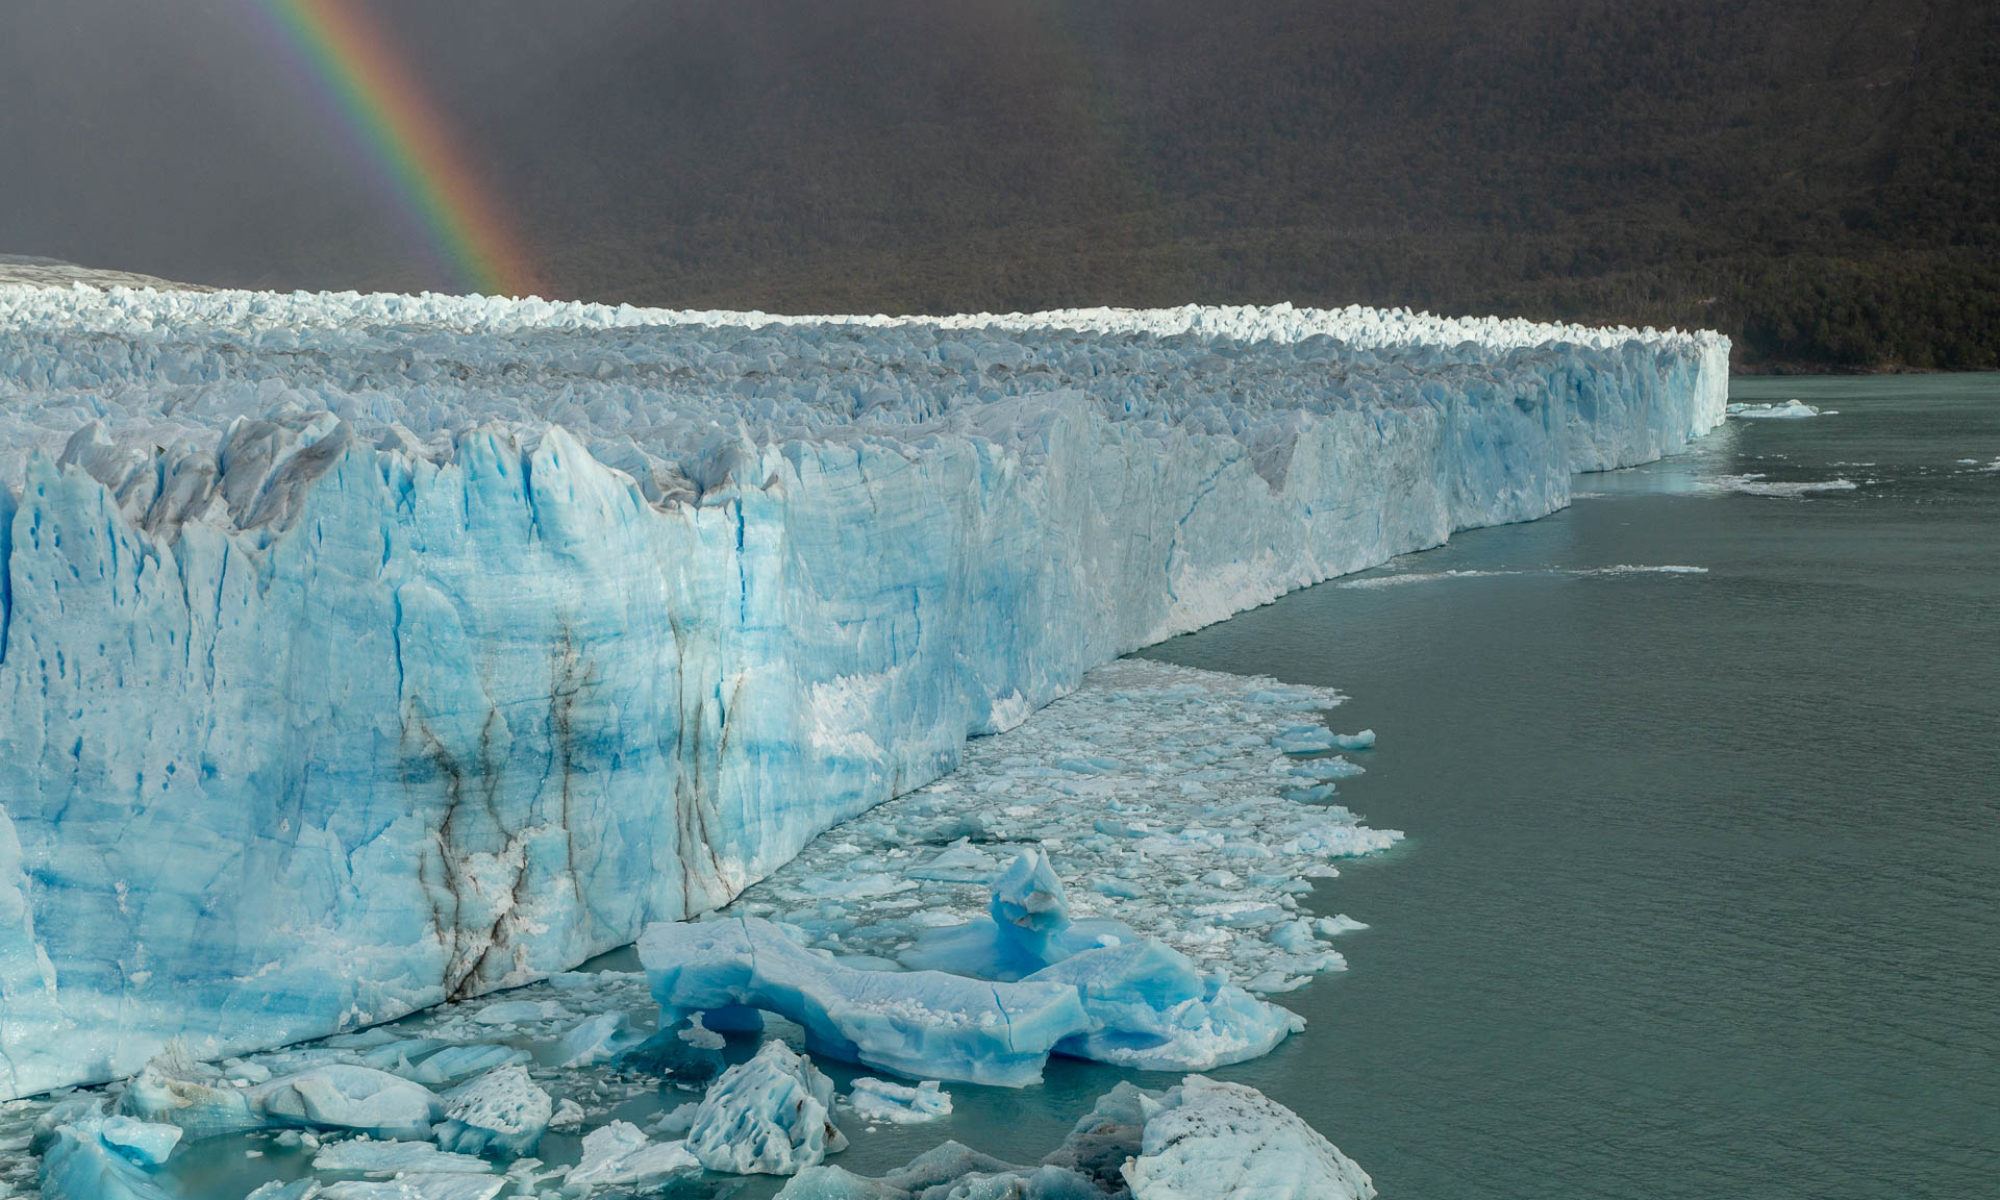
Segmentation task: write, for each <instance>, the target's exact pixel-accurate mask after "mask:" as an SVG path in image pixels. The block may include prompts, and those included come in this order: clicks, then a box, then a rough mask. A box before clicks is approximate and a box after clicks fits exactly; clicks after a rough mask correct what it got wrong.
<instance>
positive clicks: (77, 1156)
mask: <svg viewBox="0 0 2000 1200" xmlns="http://www.w3.org/2000/svg"><path fill="white" fill-rule="evenodd" d="M179 1139H180V1130H179V1129H177V1128H175V1127H174V1126H171V1125H149V1124H146V1123H144V1122H140V1121H134V1120H132V1119H131V1118H130V1117H89V1118H86V1119H84V1120H81V1121H77V1122H75V1123H73V1124H68V1125H63V1126H60V1127H59V1128H57V1129H56V1130H55V1137H54V1141H53V1142H52V1144H51V1145H50V1146H49V1147H48V1148H47V1149H46V1150H44V1151H43V1152H42V1195H43V1197H44V1198H45V1200H170V1196H169V1193H168V1192H167V1191H166V1190H165V1189H163V1188H161V1187H160V1185H159V1184H157V1183H155V1182H154V1181H153V1177H152V1175H151V1172H152V1170H153V1168H155V1167H157V1166H159V1165H160V1164H161V1163H163V1162H165V1161H166V1158H167V1155H168V1154H169V1153H171V1152H172V1150H173V1148H174V1143H175V1142H177V1141H179Z"/></svg>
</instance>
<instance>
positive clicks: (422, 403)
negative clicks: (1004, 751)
mask: <svg viewBox="0 0 2000 1200" xmlns="http://www.w3.org/2000/svg"><path fill="white" fill-rule="evenodd" d="M0 329H4V330H6V331H7V333H8V337H7V339H6V341H5V343H4V344H0V483H7V484H10V485H13V486H18V485H19V481H20V479H21V477H22V472H23V469H24V464H25V461H26V458H27V456H28V455H30V454H31V453H33V451H35V450H37V449H39V450H42V451H44V452H45V453H48V454H50V455H52V456H54V455H60V454H62V452H63V449H64V447H65V446H66V445H68V444H69V442H70V440H71V439H72V438H73V437H78V434H79V431H80V430H81V431H84V432H83V433H82V435H81V437H80V438H79V440H78V441H77V444H76V445H75V446H74V447H72V449H71V453H70V455H69V457H70V459H71V460H73V461H77V462H79V463H83V464H87V469H89V470H90V471H91V473H92V474H93V475H96V476H98V477H99V478H100V479H102V480H103V481H104V482H106V483H107V484H108V485H110V486H112V487H113V488H114V490H116V491H118V492H119V495H120V499H121V501H123V502H124V503H125V506H126V507H127V508H128V509H132V510H134V511H135V512H137V511H142V510H145V509H150V508H152V507H153V506H154V503H155V501H157V500H158V499H159V497H160V496H161V495H162V494H167V493H174V492H175V491H176V487H175V479H176V477H177V476H180V475H184V474H186V473H189V472H193V473H196V474H201V475H206V474H208V473H221V472H223V471H232V472H239V473H240V472H242V471H243V470H244V469H245V468H250V469H252V470H255V471H259V472H264V473H268V472H270V471H273V470H275V469H276V468H277V467H278V466H279V465H280V464H281V462H282V460H283V459H285V458H286V457H288V456H289V455H291V454H295V453H297V452H298V451H300V450H303V449H304V448H305V447H307V446H309V445H311V444H313V443H315V442H317V441H318V440H319V439H320V438H322V437H324V436H327V435H328V434H330V433H331V432H333V430H334V429H335V428H336V427H337V424H338V423H340V422H345V423H347V424H348V425H350V426H351V427H352V431H353V432H354V434H355V435H357V436H359V437H361V438H363V439H365V440H367V441H369V442H373V443H376V444H379V445H382V446H384V447H385V448H388V447H395V448H400V449H406V450H408V451H411V452H414V453H420V454H423V455H425V456H428V457H430V458H432V459H434V460H440V461H442V460H444V459H447V458H449V457H450V456H451V453H452V449H453V446H454V445H455V443H456V441H457V440H458V438H459V437H461V436H462V435H464V434H465V433H466V432H467V431H469V430H471V429H473V428H476V427H479V426H488V425H496V424H497V425H501V426H506V427H510V428H514V429H517V430H529V431H532V430H534V429H535V428H537V427H539V426H542V425H546V424H555V425H561V426H563V427H564V428H565V429H566V430H567V431H569V432H570V433H571V434H574V435H575V436H576V437H578V438H579V439H580V440H581V441H582V442H583V444H584V445H585V446H586V447H587V448H588V449H589V450H590V452H591V453H592V454H593V455H594V456H595V457H596V458H597V459H598V460H599V461H600V462H603V463H605V464H607V465H609V466H612V467H615V468H618V469H620V470H623V471H625V472H626V473H627V474H629V475H631V476H633V477H634V479H635V480H637V482H638V483H639V485H640V487H641V489H642V490H643V491H644V492H645V494H646V496H647V498H648V499H649V500H650V501H652V502H654V503H666V502H670V501H673V500H677V499H680V500H686V499H692V498H694V497H696V496H698V495H700V494H701V492H702V491H703V490H705V489H706V488H708V487H711V486H713V485H714V484H715V483H716V482H718V481H719V479H720V476H721V474H722V473H724V472H726V470H727V469H728V466H729V465H730V463H731V462H733V461H734V458H735V456H736V454H737V453H738V452H741V451H744V450H746V449H748V448H750V447H754V446H769V445H781V444H784V443H786V442H789V441H799V440H807V441H818V442H825V441H840V440H850V441H851V440H856V439H864V440H873V441H878V442H879V441H884V440H887V441H893V442H898V443H902V444H904V445H905V446H909V447H912V448H913V451H914V452H920V451H921V447H922V444H923V441H924V439H925V438H927V437H933V436H935V435H938V434H941V433H942V434H949V433H952V432H963V431H965V430H966V429H967V428H968V427H976V428H977V431H978V433H980V434H981V435H983V436H986V437H989V438H996V439H1006V438H1008V437H1010V435H1012V434H1014V433H1015V432H1017V428H1016V426H1017V424H1018V419H1017V414H1015V413H1014V412H1013V411H1011V410H1008V411H1002V412H997V413H996V412H994V411H992V406H993V405H994V404H995V403H996V402H1000V401H1005V400H1009V399H1015V398H1020V397H1029V396H1034V397H1065V396H1067V397H1089V398H1090V399H1093V400H1095V401H1096V402H1097V405H1098V406H1099V407H1100V409H1101V411H1102V412H1103V414H1104V415H1105V417H1107V418H1108V419H1110V420H1114V421H1121V422H1136V423H1138V424H1139V425H1140V426H1141V427H1142V428H1144V429H1145V430H1146V431H1147V432H1148V433H1151V434H1154V435H1160V434H1163V433H1164V432H1165V430H1166V429H1167V428H1168V427H1180V428H1183V429H1186V430H1189V431H1193V432H1196V433H1199V434H1221V435H1227V436H1231V437H1234V438H1236V439H1237V440H1239V441H1241V442H1243V443H1244V444H1245V445H1246V446H1247V447H1249V448H1250V449H1251V451H1252V452H1253V453H1255V454H1258V455H1259V457H1260V464H1259V465H1260V468H1264V469H1267V470H1276V471H1277V473H1278V475H1279V476H1280V477H1281V476H1282V469H1283V463H1284V459H1285V456H1286V446H1287V445H1288V444H1289V442H1290V441H1291V440H1292V437H1293V434H1294V432H1295V427H1296V420H1295V418H1294V414H1297V413H1300V412H1311V411H1325V410H1328V409H1332V408H1349V409H1355V408H1369V407H1381V406H1398V405H1411V404H1422V403H1425V402H1427V401H1434V400H1435V398H1436V394H1437V389H1438V388H1440V387H1448V388H1451V389H1452V390H1455V391H1464V390H1467V389H1470V390H1472V391H1492V390H1499V391H1503V392H1506V391H1522V390H1530V389H1533V388H1534V387H1535V386H1536V384H1537V381H1536V380H1534V379H1532V378H1530V377H1533V376H1540V375H1544V374H1546V373H1547V371H1548V369H1549V368H1550V367H1551V366H1552V365H1557V364H1561V363H1564V362H1566V361H1569V360H1572V359H1573V358H1574V357H1575V355H1576V354H1577V353H1578V352H1579V351H1585V350H1589V351H1596V352H1599V353H1604V352H1612V353H1614V354H1630V353H1632V352H1634V351H1641V352H1648V353H1654V352H1658V351H1660V350H1668V351H1670V352H1672V351H1679V352H1681V353H1682V354H1684V355H1685V356H1686V357H1689V358H1692V359H1697V360H1699V359H1701V358H1703V357H1704V356H1713V355H1714V354H1715V353H1716V351H1717V348H1718V347H1719V346H1721V345H1723V344H1724V343H1723V342H1722V341H1721V339H1719V338H1717V337H1716V335H1713V334H1687V333H1681V332H1678V331H1668V332H1659V331H1654V330H1645V331H1638V330H1631V329H1596V328H1588V327H1583V326H1575V325H1544V324H1536V323H1533V322H1528V321H1521V320H1502V319H1498V318H1476V319H1475V318H1443V317H1434V316H1430V315H1428V314H1414V313H1411V312H1408V311H1406V310H1400V309H1394V310H1379V309H1367V308H1360V307H1350V308H1346V309H1339V310H1325V309H1309V308H1294V307H1292V306H1290V305H1277V306H1273V307H1268V308H1255V307H1199V306H1192V305H1191V306H1187V307H1184V308H1175V309H1159V310H1132V309H1110V308H1099V309H1072V310H1062V311H1056V312H1048V313H1037V314H1027V315H1024V314H1018V313H1015V314H1006V315H992V314H974V315H960V316H947V317H886V316H816V317H799V316H779V315H773V314H768V313H759V312H741V313H738V312H693V311H674V310H667V309H641V308H634V307H632V306H630V305H619V306H616V307H612V306H606V305H597V304H583V303H574V302H560V303H558V302H548V301H542V300H535V299H529V300H512V299H500V298H488V297H477V296H471V297H467V296H440V295H429V294H426V295H422V296H398V295H382V294H375V295H360V294H355V293H341V294H310V293H303V292H298V293H283V294H281V293H269V292H241V291H236V292H229V291H224V292H212V293H193V292H158V291H152V290H132V289H127V288H111V289H108V290H103V291H99V290H96V289H91V288H85V287H82V286H77V287H74V288H70V289H53V288H50V289H43V288H27V287H7V288H0ZM1725 353H1726V352H1725ZM1419 376H1421V377H1422V383H1421V384H1419V383H1417V377H1419ZM238 418H249V419H252V420H253V421H257V422H260V424H259V425H257V426H256V427H255V428H252V429H249V430H242V431H237V432H235V433H231V432H230V427H231V425H232V423H234V422H235V421H236V420H237V419H238ZM93 422H96V423H97V425H96V426H93V425H92V423H93ZM270 425H275V426H278V427H279V428H270V427H269V426H270ZM225 435H228V436H227V437H225ZM246 440H255V441H257V442H258V443H259V444H258V447H257V449H256V450H255V451H250V450H248V449H247V447H246V446H245V442H246ZM225 443H226V444H227V448H228V449H229V450H233V451H235V453H224V454H223V455H222V456H221V458H222V461H220V462H218V461H217V457H216V451H217V449H218V447H221V446H223V445H224V444H225ZM261 483H262V480H261V479H259V480H255V481H252V480H238V482H237V484H236V486H235V487H234V488H232V489H227V490H229V491H230V492H231V494H232V497H233V498H234V499H235V500H238V501H240V500H241V499H242V498H243V497H245V496H249V495H254V494H261V492H262V490H263V489H262V487H261ZM196 490H197V491H199V490H200V489H196ZM180 491H181V492H182V493H185V492H186V491H187V488H186V486H185V485H183V486H182V487H181V489H180ZM182 499H183V500H185V496H184V495H183V496H182ZM224 508H227V509H228V513H227V515H228V516H229V517H230V518H232V519H233V521H234V522H235V523H238V524H241V523H243V522H244V521H247V520H248V519H249V518H250V517H251V516H252V513H253V512H254V510H255V506H254V504H250V505H248V506H246V505H245V504H244V503H232V504H230V505H227V506H222V507H218V508H216V509H215V510H214V512H215V514H216V515H223V509H224ZM194 515H197V514H196V513H194V512H192V511H189V509H188V507H187V505H186V504H185V503H183V504H182V506H181V508H180V509H178V510H176V511H174V512H173V513H172V514H171V516H172V517H173V518H176V519H178V518H181V517H189V516H194ZM168 516H169V514H167V513H164V512H156V513H154V519H153V521H152V522H151V524H153V525H155V526H157V525H159V524H161V523H162V521H163V520H164V519H166V518H167V517H168Z"/></svg>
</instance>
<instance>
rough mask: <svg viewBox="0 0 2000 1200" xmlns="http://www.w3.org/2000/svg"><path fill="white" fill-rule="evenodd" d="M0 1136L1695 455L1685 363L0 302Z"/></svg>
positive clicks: (1070, 334)
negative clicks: (104, 1084)
mask: <svg viewBox="0 0 2000 1200" xmlns="http://www.w3.org/2000/svg"><path fill="white" fill-rule="evenodd" d="M0 334H4V336H0V1095H10V1096H11V1095H21V1094H27V1093H33V1092H37V1091H41V1090H45V1089H48V1088H51V1087H55V1086H58V1085H63V1084H68V1083H75V1082H80V1081H84V1080H95V1079H105V1078H110V1077H113V1076H120V1075H127V1074H130V1073H132V1072H134V1071H136V1070H138V1069H139V1068H140V1067H141V1066H142V1065H143V1064H144V1063H145V1062H146V1061H147V1060H148V1059H149V1058H150V1057H152V1056H153V1055H154V1054H155V1053H157V1052H158V1051H159V1050H160V1048H161V1047H162V1045H163V1044H164V1043H165V1042H166V1041H167V1040H168V1039H170V1038H173V1037H176V1036H178V1037H180V1038H182V1039H183V1041H184V1043H185V1045H186V1046H187V1048H188V1049H189V1050H190V1051H191V1052H192V1053H193V1054H194V1056H196V1057H198V1058H211V1057H216V1056H220V1055H223V1054H227V1053H231V1052H236V1051H241V1050H245V1049H249V1048H253V1047H258V1046H267V1045H273V1044H277V1043H282V1042H288V1041H293V1040H297V1039H301V1038H307V1037H312V1036H317V1035H323V1034H328V1033H333V1032H337V1031H340V1030H343V1029H349V1028H352V1027H355V1026H357V1025H364V1024H368V1023H371V1022H377V1021H381V1020H385V1019H388V1018H391V1017H395V1016H397V1015H400V1014H402V1013H406V1012H409V1011H411V1010H413V1009H415V1008H418V1007H422V1006H425V1005H430V1004H433V1003H436V1002H439V1001H441V1000H444V999H447V998H450V997H453V996H465V995H472V994H476V993H480V992H483V991H487V990H490V989H493V988H496V987H500V986H505V985H509V984H513V983H518V982H521V981H525V980H528V979H531V978H535V977H538V976H541V975H544V974H547V973H549V972H552V971H557V970H562V969H565V968H567V967H569V966H572V965H574V964H576V963H578V962H580V961H581V960H582V959H584V958H585V957H588V956H589V955H592V954H595V953H598V952H601V951H604V950H607V949H610V948H613V947H615V946H619V945H623V944H626V943H629V942H631V941H632V940H634V939H635V938H636V937H637V936H638V934H639V931H640V930H641V929H642V928H644V927H645V925H646V924H647V923H648V922H651V921H661V920H673V919H677V918H682V917H686V916H689V915H692V914H696V913H699V912H701V911H704V910H707V909H710V908H713V907H714V906H716V905H717V904H719V903H721V902H723V901H725V900H727V899H728V898H729V897H731V896H733V895H735V894H736V893H737V892H738V891H740V890H741V889H742V888H743V887H744V886H746V885H747V884H748V883H750V882H752V881H754V880H756V879H758V878H760V877H762V876H763V875H765V874H767V873H768V872H769V871H771V870H772V869H773V868H774V867H775V866H777V865H778V864H781V863H783V862H784V861H786V860H787V859H788V858H789V857H790V856H792V855H793V854H794V853H796V852H797V851H798V849H799V848H800V847H801V846H802V845H803V844H804V843H805V841H806V840H807V839H809V838H810V837H811V836H813V835H814V834H815V833H817V832H818V831H820V830H822V829H824V828H826V827H827V826H828V825H830V824H832V823H834V822H836V821H839V820H841V819H843V818H846V817H848V816H851V815H853V814H855V813H858V812H860V811H862V810H864V809H866V808H868V807H869V806H871V805H873V804H876V803H878V802H880V801H882V800H883V799H885V798H887V797H890V796H892V795H895V794H897V793H899V792H903V791H906V790H908V789H910V788H912V787H915V786H917V785H919V784H922V783H924V782H926V781H928V780H931V779H934V778H936V777H937V776H939V775H940V774H941V773H943V772H945V771H947V770H949V769H950V768H951V766H952V765H953V764H954V763H955V762H956V761H957V758H958V755H959V753H960V749H961V747H962V746H963V744H964V741H965V739H966V737H967V736H968V735H971V734H976V733H980V732H984V731H990V730H994V729H998V728H1003V727H1006V726H1008V725H1011V724H1013V723H1014V722H1017V721H1019V720H1020V719H1021V717H1022V716H1024V715H1025V714H1026V713H1027V712H1028V711H1030V710H1031V709H1032V708H1034V707H1036V706H1038V705H1041V704H1043V703H1046V702H1047V701H1049V700H1051V699H1052V698H1054V697H1056V696H1059V695H1061V694H1062V693H1064V692H1065V691H1066V690H1068V689H1070V688H1072V687H1074V686H1075V685H1076V684H1077V681H1078V680H1079V679H1080V677H1081V675H1082V673H1083V672H1084V671H1085V670H1086V669H1088V668H1090V667H1092V666H1094V665H1096V664H1098V663H1101V662H1104V661H1106V660H1107V659H1110V658H1112V657H1114V656H1116V655H1118V654H1120V653H1123V652H1125V651H1128V650H1131V649H1133V648H1135V647H1138V646H1141V645H1144V644H1147V643H1149V642H1152V641H1155V640H1158V639H1160V638H1163V637H1166V636H1169V635H1172V634H1175V633H1179V632H1183V631H1185V630H1189V629H1193V628H1196V627H1198V626H1201V625H1203V624H1206V623H1209V622H1211V621H1215V620H1219V619H1221V618H1223V617H1226V616H1228V615H1230V614H1231V613H1234V612H1237V611H1240V610H1242V609H1244V608H1246V607H1249V606H1252V605H1255V604H1260V603H1263V602H1265V601H1268V600H1270V599H1272V598H1274V597H1276V596H1277V595H1279V594H1281V593H1283V592H1285V591H1287V590H1290V589H1292V588H1296V587H1300V586H1303V585H1306V584H1309V583H1313V582H1315V581H1318V580H1320V579H1324V578H1327V577H1329V576H1332V575H1337V574H1340V573H1343V572H1346V571H1351V570H1355V569H1357V568H1361V567H1366V566H1369V565H1372V564H1374V563H1378V562H1380V561H1382V560H1383V559H1385V558H1387V557H1389V556H1391V555H1393V554H1396V553H1400V552H1403V551H1408V550H1412V549H1416V548H1419V547H1423V546H1429V545H1435V544H1437V543H1439V542H1441V541H1443V540H1444V539H1445V538H1446V537H1447V536H1448V535H1449V534H1450V533H1451V532H1452V531H1454V530H1457V529H1462V528H1466V527H1469V526H1476V525H1484V524H1491V523H1494V522H1502V521H1517V520H1524V519H1529V518H1533V517H1537V516H1540V515H1542V514H1544V513H1547V512H1549V511H1551V510H1552V509H1555V508H1557V507H1560V506H1561V505H1563V504H1565V503H1566V502H1567V501H1568V498H1569V487H1570V484H1569V479H1570V472H1571V471H1572V470H1575V469H1579V468H1585V469H1588V468H1599V467H1609V466H1616V465H1620V464H1623V463H1630V462H1636V461H1640V460H1643V459H1647V458H1651V457H1655V456H1657V455H1660V454H1663V453H1666V452H1669V451H1672V450H1674V449H1676V448H1678V447H1680V446H1681V445H1683V444H1684V443H1685V442H1686V441H1687V440H1688V439H1689V438H1690V437H1692V436H1694V435H1696V434H1698V433H1700V432H1702V431H1704V430H1706V429H1707V428H1709V427H1711V426H1712V425H1714V424H1715V423H1716V422H1717V421H1719V420H1720V419H1721V415H1722V406H1723V400H1724V388H1725V384H1726V379H1725V375H1726V362H1727V343H1726V341H1724V340H1723V339H1721V338H1718V337H1715V336H1713V335H1707V334H1692V335H1690V334H1680V333H1656V332H1652V331H1644V332H1641V331H1633V330H1598V329H1581V328H1576V327H1562V326H1541V325H1532V324H1529V323H1525V322H1508V321H1492V320H1487V321H1449V320H1440V319H1436V318H1430V317H1423V316H1416V315H1412V314H1409V313H1404V312H1377V311H1372V310H1362V309H1348V310H1342V311H1320V310H1306V309H1293V308H1290V307H1285V306H1280V307H1278V308H1267V309H1241V308H1238V309H1200V308H1188V309H1176V310H1165V311H1157V312H1130V311H1117V310H1089V311H1074V312H1063V313H1050V314H1041V315H1038V316H1030V317H1020V316H1013V317H991V316H969V317H951V318H937V319H917V318H910V319H885V318H841V317H835V318H778V317H768V316H763V315H760V314H727V313H706V314H702V313H671V312H659V311H647V310H639V309H632V308H628V307H619V308H605V307H599V306H589V305H576V304H549V303H544V302H541V301H502V300H491V299H482V298H450V297H436V296H426V297H402V296H356V295H351V294H348V295H306V294H294V295H276V294H269V293H247V292H218V293H212V294H201V295H195V294H188V293H161V292H149V291H141V292H134V291H129V290H125V289H119V288H112V289H110V290H106V291H95V290H90V289H83V288H76V289H70V290H61V289H36V288H24V287H11V288H0Z"/></svg>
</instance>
